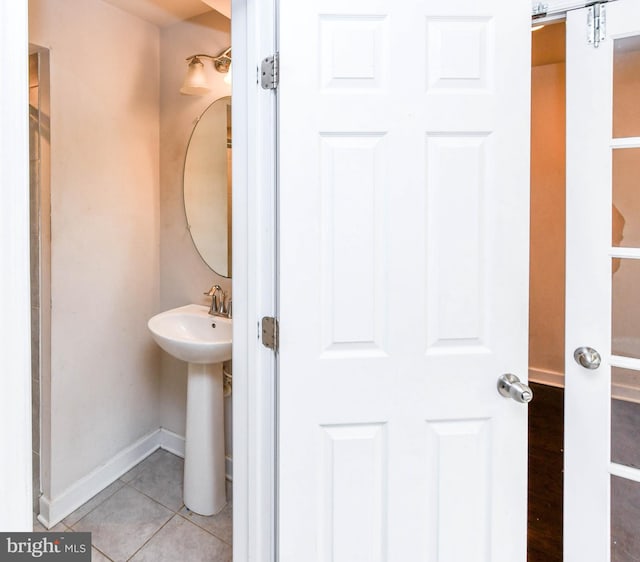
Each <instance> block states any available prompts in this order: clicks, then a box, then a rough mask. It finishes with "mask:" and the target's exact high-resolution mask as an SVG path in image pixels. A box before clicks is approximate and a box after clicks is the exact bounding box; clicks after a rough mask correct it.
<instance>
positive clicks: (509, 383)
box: [498, 373, 533, 404]
mask: <svg viewBox="0 0 640 562" xmlns="http://www.w3.org/2000/svg"><path fill="white" fill-rule="evenodd" d="M498 392H499V393H500V394H501V395H502V396H504V397H505V398H513V399H514V400H515V401H516V402H520V403H521V404H528V403H529V402H531V401H532V400H533V390H531V388H530V387H528V386H527V385H526V384H524V383H522V382H520V379H519V378H518V377H516V376H515V375H512V374H511V373H507V374H506V375H502V376H501V377H500V378H499V379H498Z"/></svg>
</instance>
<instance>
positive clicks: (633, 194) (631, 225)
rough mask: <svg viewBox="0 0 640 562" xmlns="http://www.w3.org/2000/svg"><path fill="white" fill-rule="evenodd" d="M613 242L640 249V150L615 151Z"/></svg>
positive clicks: (614, 244)
mask: <svg viewBox="0 0 640 562" xmlns="http://www.w3.org/2000/svg"><path fill="white" fill-rule="evenodd" d="M638 106H639V107H640V98H639V99H638ZM611 243H612V245H613V246H618V247H625V248H640V148H618V149H616V150H614V151H613V220H612V241H611Z"/></svg>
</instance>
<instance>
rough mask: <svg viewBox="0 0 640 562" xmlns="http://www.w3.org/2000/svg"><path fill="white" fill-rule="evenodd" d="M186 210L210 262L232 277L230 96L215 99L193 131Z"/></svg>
mask: <svg viewBox="0 0 640 562" xmlns="http://www.w3.org/2000/svg"><path fill="white" fill-rule="evenodd" d="M183 188H184V189H183V191H184V210H185V213H186V216H187V227H188V228H189V232H190V233H191V238H192V240H193V243H194V245H195V247H196V249H197V250H198V253H199V254H200V256H202V259H203V260H204V261H205V262H206V263H207V265H208V266H209V267H210V268H211V269H213V271H215V272H216V273H218V274H219V275H222V276H223V277H230V276H231V97H230V96H226V97H223V98H220V99H218V100H216V101H214V102H213V103H212V104H211V105H210V106H209V107H208V108H207V109H205V111H204V112H203V114H202V115H201V116H200V118H199V119H198V121H197V123H196V124H195V126H194V128H193V132H192V133H191V138H190V139H189V144H188V146H187V154H186V156H185V161H184V178H183Z"/></svg>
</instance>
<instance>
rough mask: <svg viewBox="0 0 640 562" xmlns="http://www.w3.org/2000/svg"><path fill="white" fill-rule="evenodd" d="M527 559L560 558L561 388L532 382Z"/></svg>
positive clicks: (538, 561)
mask: <svg viewBox="0 0 640 562" xmlns="http://www.w3.org/2000/svg"><path fill="white" fill-rule="evenodd" d="M531 387H532V388H533V393H534V396H535V398H534V400H533V401H532V402H531V403H530V404H529V535H528V548H527V551H528V556H527V560H528V562H559V561H561V560H562V482H563V474H562V467H563V439H564V391H563V389H561V388H555V387H551V386H546V385H541V384H536V383H531Z"/></svg>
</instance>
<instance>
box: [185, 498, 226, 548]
mask: <svg viewBox="0 0 640 562" xmlns="http://www.w3.org/2000/svg"><path fill="white" fill-rule="evenodd" d="M180 515H182V517H184V518H185V519H187V521H191V522H193V523H195V524H196V525H198V526H199V527H202V528H203V529H205V530H206V531H209V532H210V533H213V534H214V535H215V536H216V537H218V538H219V539H222V540H223V541H224V542H226V543H228V544H231V543H232V541H233V508H232V506H231V503H228V504H227V505H226V506H225V508H224V509H223V510H222V511H221V512H220V513H218V514H216V515H211V516H209V517H205V516H203V515H198V514H197V513H193V511H189V510H188V509H187V508H186V507H183V508H182V509H181V510H180Z"/></svg>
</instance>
